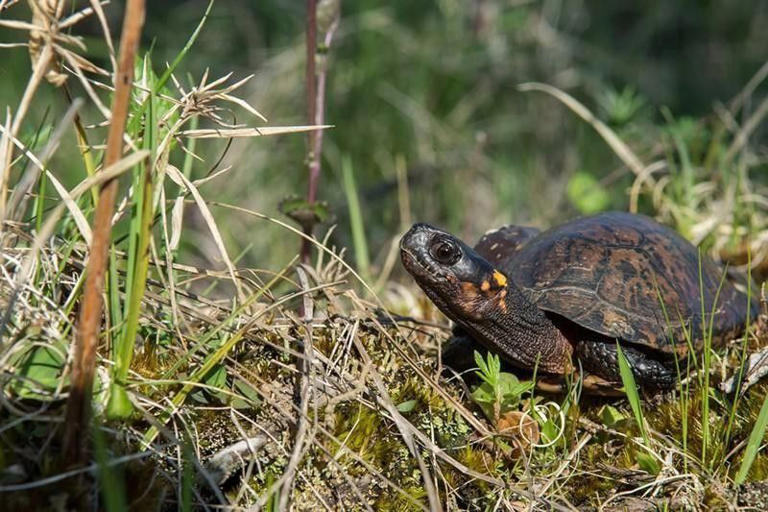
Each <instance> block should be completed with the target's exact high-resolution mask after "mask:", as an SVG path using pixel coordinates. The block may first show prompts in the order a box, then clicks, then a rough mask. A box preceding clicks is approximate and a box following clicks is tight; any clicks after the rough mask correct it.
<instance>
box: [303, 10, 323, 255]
mask: <svg viewBox="0 0 768 512" xmlns="http://www.w3.org/2000/svg"><path fill="white" fill-rule="evenodd" d="M306 43H307V52H306V57H307V63H306V69H305V70H306V76H305V80H306V92H307V99H306V101H307V122H308V124H314V122H315V117H316V113H315V112H316V109H317V93H316V92H315V91H316V84H317V82H316V80H317V73H316V72H315V54H316V53H317V0H307V41H306ZM317 134H318V132H317V131H315V130H313V131H310V132H309V133H308V134H307V170H308V171H309V185H308V189H307V203H309V204H312V203H314V202H315V199H316V198H317V182H318V179H319V178H320V155H319V154H318V153H317V152H316V148H317V140H318V136H317ZM312 227H313V226H312V225H311V223H307V224H306V225H305V226H304V233H305V234H306V235H310V236H311V235H312ZM311 249H312V246H311V244H310V242H309V240H307V239H306V238H303V239H302V242H301V261H302V262H303V263H309V255H310V251H311Z"/></svg>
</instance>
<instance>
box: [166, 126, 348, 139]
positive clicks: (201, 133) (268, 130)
mask: <svg viewBox="0 0 768 512" xmlns="http://www.w3.org/2000/svg"><path fill="white" fill-rule="evenodd" d="M327 128H333V125H329V124H326V125H318V126H264V127H262V128H230V129H224V128H200V129H197V130H184V131H182V132H179V135H182V136H184V137H188V138H191V139H229V138H241V137H263V136H266V135H285V134H288V133H303V132H311V131H313V130H325V129H327Z"/></svg>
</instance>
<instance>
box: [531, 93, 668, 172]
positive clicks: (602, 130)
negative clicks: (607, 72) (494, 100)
mask: <svg viewBox="0 0 768 512" xmlns="http://www.w3.org/2000/svg"><path fill="white" fill-rule="evenodd" d="M517 88H518V90H520V91H524V92H527V91H540V92H544V93H547V94H549V95H550V96H552V97H554V98H555V99H557V100H559V101H560V102H561V103H562V104H563V105H565V106H566V107H568V108H570V109H571V110H572V111H573V112H574V113H575V114H576V115H578V116H579V117H580V118H582V119H583V120H584V121H586V122H587V123H589V124H590V125H591V126H592V127H593V128H594V129H595V131H597V133H599V134H600V136H601V137H602V138H603V139H604V140H605V142H606V143H608V145H609V146H610V147H611V149H612V150H613V152H614V153H616V156H618V157H619V158H620V159H621V161H622V162H624V165H626V166H627V167H629V168H630V169H631V170H632V172H634V173H635V174H636V175H638V176H639V175H640V174H641V173H642V172H643V169H645V165H644V164H643V162H642V161H640V159H639V158H638V157H637V155H636V154H635V153H634V151H632V150H631V149H630V147H629V146H627V145H626V144H625V143H624V141H623V140H621V139H620V138H619V136H618V135H616V133H615V132H614V131H613V130H611V129H610V128H609V127H608V126H607V125H606V124H605V123H603V122H602V121H601V120H599V119H598V118H597V117H595V116H594V114H592V112H590V111H589V109H588V108H587V107H585V106H584V105H583V104H582V103H581V102H579V101H578V100H576V98H574V97H573V96H571V95H570V94H568V93H566V92H564V91H561V90H560V89H558V88H556V87H552V86H551V85H547V84H541V83H537V82H529V83H524V84H520V85H518V86H517ZM646 179H648V180H649V181H651V182H652V181H653V180H651V179H650V177H647V178H646Z"/></svg>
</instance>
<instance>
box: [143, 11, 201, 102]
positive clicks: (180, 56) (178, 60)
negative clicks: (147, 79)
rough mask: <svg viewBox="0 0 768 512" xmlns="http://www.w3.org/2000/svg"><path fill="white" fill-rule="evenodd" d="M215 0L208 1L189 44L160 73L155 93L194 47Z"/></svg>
mask: <svg viewBox="0 0 768 512" xmlns="http://www.w3.org/2000/svg"><path fill="white" fill-rule="evenodd" d="M213 2H214V0H210V1H209V2H208V7H206V8H205V12H204V13H203V17H202V18H201V19H200V23H198V24H197V27H196V28H195V30H194V32H192V35H191V36H189V39H188V40H187V44H185V45H184V48H182V49H181V51H180V52H179V54H178V55H176V58H175V59H173V62H171V65H170V66H168V69H166V70H165V72H164V73H163V74H162V75H160V79H159V80H158V81H157V83H156V84H155V86H154V87H153V88H152V91H153V92H154V93H155V94H156V93H158V92H159V91H160V89H162V88H163V86H164V85H165V83H166V82H167V81H168V79H169V78H171V74H172V73H173V72H174V71H175V70H176V68H177V67H178V65H179V64H180V63H181V61H182V60H184V57H185V56H186V55H187V53H188V52H189V50H190V48H192V45H193V44H195V41H196V40H197V36H199V35H200V31H201V30H202V29H203V25H205V22H206V20H208V16H209V15H210V14H211V9H212V8H213Z"/></svg>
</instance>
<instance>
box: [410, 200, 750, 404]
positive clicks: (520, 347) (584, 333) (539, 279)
mask: <svg viewBox="0 0 768 512" xmlns="http://www.w3.org/2000/svg"><path fill="white" fill-rule="evenodd" d="M400 251H401V258H402V261H403V265H404V266H405V268H406V269H407V270H408V272H409V273H410V274H411V275H412V276H413V277H414V278H415V280H416V282H417V283H418V284H419V286H420V287H421V288H422V289H423V290H424V291H425V292H426V294H427V296H428V297H429V298H430V299H431V300H432V301H433V302H434V303H435V305H437V307H438V308H439V309H440V310H442V311H443V313H445V314H446V315H447V316H448V317H449V318H450V319H451V320H453V321H454V322H455V323H456V324H457V326H458V330H459V331H460V332H461V333H462V334H463V335H466V336H468V339H469V340H470V341H471V342H472V343H475V344H477V343H479V344H480V345H482V346H484V347H485V348H486V349H488V350H491V351H494V352H496V353H498V354H499V355H500V356H501V357H502V358H503V359H505V360H506V361H508V362H509V363H510V364H512V365H513V366H516V367H518V368H523V369H528V370H532V369H533V368H534V367H536V368H537V371H538V372H540V373H543V374H548V375H549V376H554V377H556V379H557V378H559V380H560V382H562V376H564V375H568V374H571V373H573V372H577V371H579V369H581V370H582V371H583V373H584V374H585V375H584V380H583V383H584V386H585V387H587V388H588V389H592V390H597V391H600V390H610V389H617V388H618V387H619V386H620V384H619V382H620V380H621V379H620V374H619V369H618V349H617V345H619V344H620V345H621V348H622V352H623V353H624V354H625V356H626V358H627V360H628V362H629V364H630V367H631V368H632V371H633V374H634V376H635V380H636V382H637V383H638V384H639V385H641V386H643V387H645V388H648V389H657V390H658V389H668V388H671V387H673V386H674V384H675V383H676V382H677V376H678V373H677V369H676V368H677V367H679V366H680V365H679V364H678V365H676V364H675V360H677V361H678V363H681V362H683V363H684V362H685V361H686V359H687V358H686V355H687V353H688V350H689V346H692V347H694V350H698V349H699V348H700V347H701V346H702V344H703V340H704V338H705V333H706V331H708V330H709V329H710V326H711V336H712V337H711V340H712V343H713V345H716V344H719V343H721V342H723V341H724V340H727V339H729V338H732V337H734V336H736V335H738V333H739V331H742V330H743V328H744V324H745V321H746V319H747V318H748V317H755V316H756V315H757V309H758V308H757V302H756V301H748V300H747V297H746V295H745V294H744V293H742V292H741V291H739V290H737V288H736V287H735V286H734V285H733V284H732V283H731V282H730V281H728V280H725V279H723V271H722V269H721V267H719V266H718V265H716V264H715V263H714V262H713V261H712V260H710V259H709V258H708V257H707V256H706V255H704V254H702V253H700V252H699V251H698V250H697V249H696V247H694V246H693V245H692V244H691V243H689V242H688V241H687V240H685V239H684V238H682V237H681V236H680V235H678V234H677V233H675V232H674V231H673V230H671V229H669V228H667V227H664V226H662V225H660V224H659V223H657V222H656V221H654V220H652V219H650V218H648V217H645V216H643V215H636V214H629V213H619V212H609V213H603V214H599V215H595V216H591V217H584V218H580V219H576V220H573V221H570V222H567V223H565V224H562V225H560V226H557V227H555V228H552V229H550V230H548V231H544V232H539V231H538V230H536V229H533V228H522V227H518V226H505V227H502V228H500V229H497V230H493V231H489V232H488V233H486V234H485V235H484V236H483V237H482V238H481V239H480V241H479V242H478V243H477V245H475V247H474V249H473V248H471V247H469V246H468V245H467V244H465V243H464V242H462V241H461V240H459V239H458V238H456V237H455V236H453V235H451V234H449V233H447V232H445V231H442V230H440V229H438V228H435V227H432V226H429V225H427V224H415V225H414V226H413V227H412V228H411V229H410V230H409V231H408V232H407V233H406V234H405V235H404V236H403V238H402V240H401V242H400ZM544 380H545V381H546V379H544Z"/></svg>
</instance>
